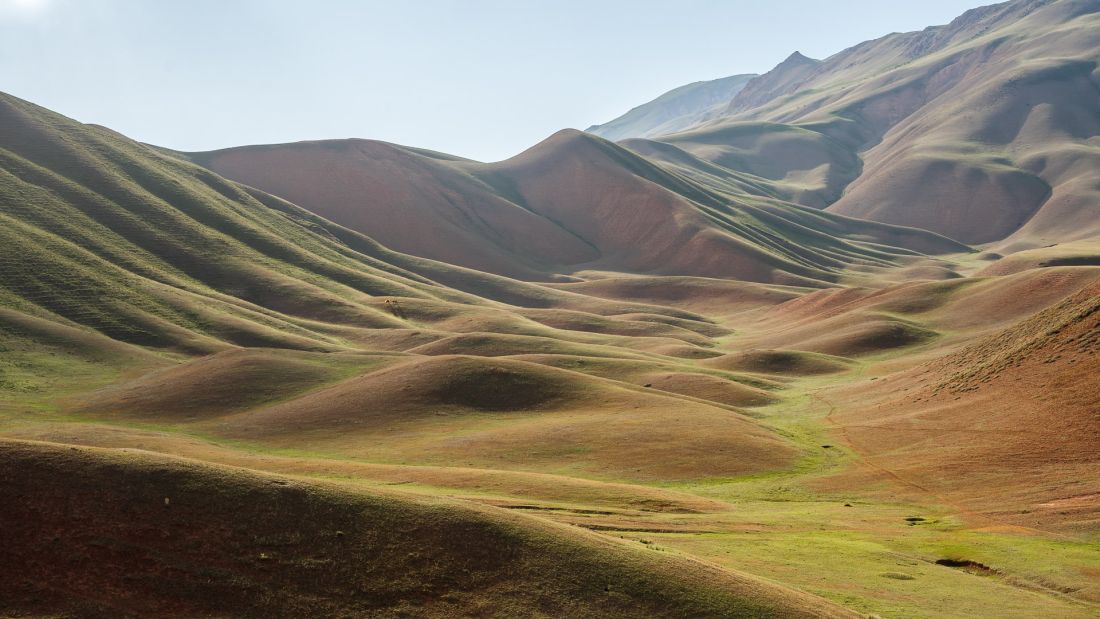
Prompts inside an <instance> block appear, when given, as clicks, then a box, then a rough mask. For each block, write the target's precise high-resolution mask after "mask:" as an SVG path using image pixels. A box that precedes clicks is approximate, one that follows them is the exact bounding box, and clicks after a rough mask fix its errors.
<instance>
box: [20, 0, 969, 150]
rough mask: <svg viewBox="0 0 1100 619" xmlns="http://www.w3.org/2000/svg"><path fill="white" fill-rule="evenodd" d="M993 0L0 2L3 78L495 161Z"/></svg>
mask: <svg viewBox="0 0 1100 619" xmlns="http://www.w3.org/2000/svg"><path fill="white" fill-rule="evenodd" d="M988 3H990V0H987V1H986V2H982V1H981V0H922V1H921V2H911V1H909V0H840V1H837V2H825V1H823V0H767V1H761V0H724V1H720V0H676V1H670V0H659V1H653V0H584V1H579V0H556V1H551V0H391V1H388V2H376V1H369V0H360V1H353V0H0V91H3V92H7V93H9V94H13V95H16V96H18V97H22V98H24V99H27V100H30V101H32V102H34V103H37V104H39V105H42V106H45V107H47V108H50V109H52V110H54V111H57V112H60V113H62V114H65V115H66V116H70V117H72V118H75V119H77V120H80V121H82V122H89V123H97V124H101V125H106V126H108V127H110V128H112V129H115V130H117V131H120V132H122V133H124V134H126V135H128V136H130V137H132V138H134V139H137V140H141V141H143V142H149V143H152V144H157V145H160V146H167V147H170V148H175V149H179V150H189V151H190V150H211V149H215V148H224V147H229V146H239V145H243V144H260V143H276V142H290V141H296V140H308V139H325V138H346V137H361V138H374V139H380V140H386V141H390V142H396V143H399V144H405V145H409V146H418V147H422V148H430V149H433V150H439V151H443V152H448V153H452V154H456V155H461V156H464V157H470V158H472V159H478V160H482V161H496V160H499V159H504V158H507V157H510V156H512V155H514V154H517V153H519V152H521V151H522V150H523V149H525V148H527V147H529V146H531V145H533V144H535V143H537V142H539V141H540V140H542V139H544V138H545V137H546V136H548V135H550V134H551V133H553V132H555V131H557V130H559V129H562V128H565V127H575V128H578V129H584V128H585V127H587V126H589V125H592V124H596V123H602V122H606V121H608V120H611V119H612V118H614V117H616V116H619V115H620V114H622V113H624V112H626V111H627V110H629V109H630V108H632V107H634V106H636V105H639V104H641V103H644V102H646V101H648V100H650V99H653V98H654V97H656V96H657V95H659V94H661V93H662V92H665V91H667V90H670V89H672V88H675V87H677V86H680V85H683V84H686V83H689V82H693V81H698V80H706V79H714V78H718V77H724V76H727V75H734V74H738V73H762V72H765V71H767V70H768V69H770V68H772V67H773V66H775V65H776V64H777V63H779V62H781V61H782V60H783V59H784V58H786V57H787V56H788V55H790V53H791V52H793V51H795V50H798V51H801V52H802V53H803V54H805V55H807V56H810V57H814V58H825V57H827V56H829V55H831V54H833V53H836V52H838V51H840V50H842V49H844V48H846V47H849V46H851V45H855V44H856V43H859V42H861V41H864V40H867V39H872V38H876V37H879V36H882V35H884V34H888V33H890V32H904V31H909V30H919V29H922V28H924V27H925V26H930V25H935V24H943V23H947V22H949V21H950V20H951V19H952V18H953V17H955V16H956V15H958V14H960V13H962V12H963V11H965V10H966V9H969V8H973V7H975V6H980V5H982V4H988Z"/></svg>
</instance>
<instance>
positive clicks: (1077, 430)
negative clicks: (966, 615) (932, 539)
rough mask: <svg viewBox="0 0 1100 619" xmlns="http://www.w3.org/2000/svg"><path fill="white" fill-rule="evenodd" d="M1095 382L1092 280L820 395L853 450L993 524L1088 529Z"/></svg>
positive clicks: (1098, 348) (1096, 316)
mask: <svg viewBox="0 0 1100 619" xmlns="http://www.w3.org/2000/svg"><path fill="white" fill-rule="evenodd" d="M1097 376H1100V285H1097V284H1095V283H1093V284H1091V285H1089V286H1087V287H1086V288H1084V289H1083V290H1081V291H1079V292H1077V293H1076V294H1073V295H1071V296H1070V297H1068V298H1067V299H1065V300H1064V301H1062V302H1061V303H1058V304H1056V305H1054V306H1053V307H1051V308H1049V309H1047V310H1044V311H1042V312H1040V313H1038V314H1036V315H1034V316H1032V317H1030V318H1027V319H1025V320H1023V321H1022V322H1020V323H1019V324H1017V325H1015V326H1013V327H1010V328H1008V329H1006V330H1003V331H1001V332H999V333H997V334H995V335H993V336H990V337H988V338H986V339H984V340H982V341H979V342H977V343H975V344H973V345H971V346H968V347H967V348H965V349H963V350H961V351H959V352H956V353H954V354H951V355H948V356H947V357H944V358H942V359H940V360H937V361H935V362H932V363H929V364H926V365H924V366H921V367H919V368H916V369H914V370H910V371H907V372H903V373H899V374H895V375H892V376H889V377H887V378H885V379H882V380H877V381H871V382H865V383H863V384H862V385H860V386H856V387H852V388H847V389H845V390H842V391H840V392H837V393H834V394H832V395H829V396H828V397H829V399H830V400H831V401H834V403H835V404H836V405H837V406H836V408H835V411H834V413H833V415H832V419H833V420H834V421H836V422H837V423H838V424H840V427H841V429H842V431H843V433H844V435H845V436H846V437H847V438H848V440H849V442H850V443H851V444H852V446H853V447H854V448H855V449H856V450H857V451H859V452H861V453H862V454H864V455H865V456H866V458H867V459H868V460H869V461H870V462H871V463H872V464H873V465H874V466H875V467H876V468H880V469H886V470H889V471H891V472H893V473H894V474H896V475H897V478H899V479H901V480H903V481H904V482H905V483H907V484H908V485H910V486H912V487H914V488H919V489H921V490H922V491H926V492H931V493H933V494H934V495H936V496H938V497H940V498H941V499H942V500H943V501H949V502H952V503H956V504H959V505H962V506H965V507H966V508H967V509H969V510H974V511H978V512H981V513H983V514H985V515H986V517H988V518H990V519H992V520H993V521H994V522H1010V523H1014V524H1028V525H1032V526H1061V527H1071V528H1072V527H1082V528H1090V529H1094V528H1095V526H1096V525H1097V524H1098V523H1100V390H1098V389H1097V386H1096V377H1097ZM857 476H858V475H857ZM860 483H861V482H860Z"/></svg>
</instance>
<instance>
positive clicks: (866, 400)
mask: <svg viewBox="0 0 1100 619" xmlns="http://www.w3.org/2000/svg"><path fill="white" fill-rule="evenodd" d="M1097 58H1100V1H1091V0H1013V1H1011V2H1006V3H1003V4H998V5H993V6H989V7H983V8H979V9H974V10H972V11H968V12H967V13H965V14H963V15H962V16H960V17H959V18H957V19H956V20H954V21H953V22H951V23H950V24H948V25H945V26H935V27H931V28H927V29H925V30H923V31H920V32H912V33H902V34H891V35H887V36H885V37H882V38H880V39H876V40H873V41H868V42H865V43H862V44H860V45H857V46H855V47H852V48H850V49H847V50H844V51H842V52H840V53H838V54H835V55H833V56H831V57H829V58H826V59H823V60H814V59H810V58H807V57H805V56H803V55H802V54H799V53H797V52H796V53H794V54H793V55H791V56H790V57H789V58H787V59H786V60H785V61H783V62H782V63H781V64H779V65H778V66H776V67H775V68H774V69H772V70H771V71H769V72H766V73H763V74H761V75H736V76H732V77H729V78H725V79H721V80H715V81H711V82H699V83H695V84H689V85H687V86H684V87H682V88H679V89H675V90H673V91H670V92H669V93H666V94H665V95H662V96H661V97H659V98H657V99H656V100H654V101H652V102H649V103H646V104H643V105H640V106H638V107H636V108H634V109H633V110H631V111H630V112H628V113H627V114H625V115H624V116H622V117H620V118H618V119H615V120H613V121H611V122H608V123H605V124H603V125H596V126H593V127H590V128H589V129H588V130H587V131H584V132H582V131H577V130H573V129H565V130H562V131H559V132H557V133H555V134H553V135H551V136H549V137H547V138H546V139H545V140H543V141H542V142H540V143H538V144H536V145H534V146H532V147H531V148H529V149H527V150H526V151H524V152H522V153H520V154H518V155H516V156H515V157H512V158H510V159H507V160H504V161H499V162H491V163H484V162H478V161H472V160H469V159H465V158H462V157H458V156H453V155H448V154H444V153H438V152H433V151H428V150H424V149H420V148H415V147H409V146H401V145H396V144H391V143H387V142H381V141H376V140H369V139H352V140H328V141H309V142H298V143H293V144H275V145H250V146H241V147H235V148H229V149H224V150H218V151H211V152H180V151H176V150H171V149H168V148H164V147H160V146H155V145H149V144H143V143H140V142H137V141H135V140H132V139H130V138H128V137H126V136H124V135H121V134H119V133H117V132H115V131H113V130H111V129H109V128H105V127H101V126H97V125H89V124H83V123H80V122H77V121H75V120H72V119H69V118H66V117H65V116H62V115H60V114H57V113H55V112H53V111H50V110H48V109H45V108H43V107H40V106H38V105H35V104H33V103H31V102H28V101H24V100H21V99H19V98H17V97H14V96H10V95H4V94H0V460H2V461H3V466H0V494H2V496H4V497H6V498H7V500H4V501H0V530H3V531H8V532H11V535H9V536H8V538H7V539H6V542H5V543H4V544H0V614H4V615H12V616H241V617H246V616H303V615H314V616H333V617H348V616H430V617H453V616H541V617H551V616H578V617H585V616H591V617H607V616H613V617H617V616H622V617H638V616H677V617H679V616H683V617H719V616H728V617H746V616H777V617H832V616H835V617H847V616H852V617H855V616H868V615H878V616H884V617H912V616H929V617H930V616H990V615H995V616H1004V617H1036V616H1058V617H1088V616H1093V615H1094V614H1095V613H1096V611H1097V609H1098V608H1100V587H1098V585H1097V579H1096V575H1097V574H1100V564H1098V563H1097V559H1096V557H1097V553H1096V550H1097V547H1098V546H1097V544H1098V543H1100V537H1098V535H1100V474H1098V473H1100V418H1098V417H1097V415H1096V411H1097V410H1100V392H1098V391H1097V389H1095V384H1096V380H1097V377H1100V242H1098V239H1100V223H1098V222H1100V217H1097V208H1098V206H1097V205H1098V204H1100V201H1098V200H1097V198H1098V197H1100V172H1098V171H1100V161H1098V160H1097V159H1098V153H1100V151H1098V149H1100V141H1098V140H1100V71H1098V69H1097Z"/></svg>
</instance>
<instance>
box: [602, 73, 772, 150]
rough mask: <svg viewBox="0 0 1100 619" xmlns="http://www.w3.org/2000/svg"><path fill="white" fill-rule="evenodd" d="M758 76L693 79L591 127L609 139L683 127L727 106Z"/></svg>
mask: <svg viewBox="0 0 1100 619" xmlns="http://www.w3.org/2000/svg"><path fill="white" fill-rule="evenodd" d="M755 77H756V75H754V74H744V75H731V76H729V77H723V78H719V79H716V80H708V81H701V82H692V83H691V84H687V85H684V86H681V87H679V88H675V89H673V90H670V91H668V92H666V93H664V94H662V95H661V96H659V97H657V98H656V99H654V100H652V101H649V102H648V103H643V104H642V105H639V106H638V107H635V108H633V109H632V110H630V111H629V112H627V113H626V114H623V115H622V116H620V117H618V118H616V119H615V120H612V121H610V122H607V123H604V124H602V125H592V126H591V127H589V128H588V129H587V131H588V132H589V133H593V134H595V135H598V136H600V137H602V138H606V139H608V140H625V139H628V138H650V137H656V136H659V135H667V134H669V133H675V132H677V131H682V130H683V129H686V128H688V127H690V126H692V125H695V124H697V123H699V122H700V121H701V120H702V119H703V118H704V117H705V116H706V115H707V114H709V113H711V112H713V111H714V110H716V109H722V108H724V107H725V106H726V105H727V104H728V103H729V101H730V100H732V99H733V98H734V97H735V96H737V93H738V92H740V91H741V89H742V88H744V87H745V84H747V83H749V81H750V80H752V79H753V78H755Z"/></svg>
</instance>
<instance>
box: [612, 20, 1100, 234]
mask: <svg viewBox="0 0 1100 619" xmlns="http://www.w3.org/2000/svg"><path fill="white" fill-rule="evenodd" d="M1097 7H1098V5H1097V3H1096V2H1095V1H1093V0H1079V1H1073V2H1051V1H1049V0H1034V1H1029V2H1008V3H1004V4H998V5H992V6H989V7H983V8H979V9H974V10H972V11H968V12H966V13H965V14H963V15H961V16H960V17H959V18H957V19H956V20H954V21H953V22H951V23H950V24H948V25H946V26H939V27H932V28H928V29H925V30H923V31H921V32H912V33H904V34H891V35H888V36H885V37H882V38H881V39H876V40H874V41H868V42H865V43H861V44H859V45H857V46H855V47H852V48H850V49H847V50H844V51H842V52H840V53H838V54H835V55H833V56H831V57H829V58H827V59H825V60H823V61H816V60H812V59H808V58H806V57H804V56H802V55H801V54H798V53H797V52H796V53H795V54H793V55H792V56H791V57H790V58H788V59H787V60H785V61H784V62H783V63H781V64H780V65H778V66H777V67H775V68H774V69H773V70H772V71H769V72H768V73H766V74H764V75H761V76H759V77H757V78H755V79H753V80H752V81H750V82H748V84H746V85H745V86H744V88H743V89H742V90H741V91H740V92H738V93H737V94H736V95H735V96H733V97H731V98H730V99H729V101H728V102H727V104H726V105H725V106H724V107H723V108H722V109H718V110H715V109H713V106H712V105H711V104H708V105H707V110H710V111H707V110H704V109H703V108H702V107H700V108H698V109H696V110H694V112H695V113H698V114H704V115H705V116H706V118H705V119H704V120H702V121H701V122H699V123H697V124H696V125H695V126H694V127H690V128H685V129H679V130H678V131H679V132H671V131H659V130H658V131H656V133H658V134H661V137H660V139H661V141H662V142H664V143H667V144H672V145H674V146H677V147H679V148H680V149H681V150H684V151H687V152H688V153H690V154H692V155H695V156H696V157H698V158H701V159H703V160H705V161H706V162H708V163H712V164H716V165H718V166H722V167H725V168H731V169H735V170H739V171H750V172H753V173H755V174H757V175H759V176H762V177H764V178H766V179H768V180H770V181H773V182H777V183H779V184H786V185H788V187H787V191H786V192H785V195H786V196H787V197H790V198H792V199H794V200H795V201H797V202H800V203H804V204H808V205H811V206H815V207H820V208H826V209H827V210H828V211H829V212H835V213H839V214H845V215H852V216H857V217H862V218H867V219H871V220H874V221H880V222H884V223H892V224H899V225H906V226H915V227H920V228H924V229H927V230H931V231H934V232H938V233H940V234H944V235H946V236H949V237H951V238H954V239H956V240H959V241H962V242H965V243H988V242H993V241H1004V246H1005V247H1010V248H1012V249H1023V248H1027V247H1035V246H1041V245H1047V244H1050V243H1053V242H1059V241H1067V240H1074V239H1077V238H1091V237H1093V236H1095V235H1096V233H1097V225H1098V224H1097V222H1098V221H1100V218H1098V217H1097V216H1096V215H1097V212H1096V204H1097V198H1098V197H1100V195H1098V194H1097V193H1096V191H1097V187H1098V186H1100V185H1098V184H1100V178H1098V177H1097V176H1096V173H1097V170H1100V165H1098V161H1097V159H1096V157H1097V151H1096V144H1095V142H1096V139H1097V136H1098V135H1100V94H1098V92H1097V86H1096V84H1097V73H1096V71H1097V63H1096V59H1097V58H1098V57H1100V38H1098V34H1097V33H1098V28H1097V15H1096V13H1097ZM657 103H658V101H655V102H653V104H657ZM608 124H609V125H614V124H615V123H614V122H612V123H608ZM654 129H657V128H656V127H646V126H639V127H638V128H637V129H636V130H635V131H632V132H631V133H629V134H623V135H616V136H615V138H616V139H623V138H637V137H653V136H654V134H655V132H654ZM596 132H597V133H600V130H599V129H596ZM669 134H673V135H669ZM625 145H627V146H628V147H631V148H635V146H634V145H633V144H631V143H629V142H628V143H626V144H625ZM636 148H637V149H638V150H639V152H643V153H648V154H653V151H652V150H651V148H652V147H651V146H649V145H644V144H639V145H637V146H636ZM781 163H786V165H778V167H777V164H781Z"/></svg>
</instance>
